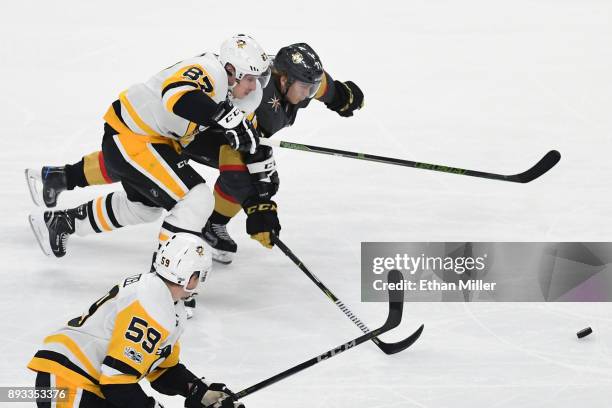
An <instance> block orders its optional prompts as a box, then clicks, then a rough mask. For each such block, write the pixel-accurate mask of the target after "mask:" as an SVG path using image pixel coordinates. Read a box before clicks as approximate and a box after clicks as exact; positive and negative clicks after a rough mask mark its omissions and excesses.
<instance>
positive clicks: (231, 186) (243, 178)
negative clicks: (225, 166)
mask: <svg viewBox="0 0 612 408" xmlns="http://www.w3.org/2000/svg"><path fill="white" fill-rule="evenodd" d="M217 184H218V185H219V188H221V191H223V192H224V193H225V194H227V195H229V196H231V197H233V198H234V199H235V200H236V201H237V202H239V203H241V202H243V201H244V200H246V198H247V197H250V196H252V195H253V194H254V193H255V192H256V190H255V186H254V185H253V182H252V181H251V175H250V174H249V173H248V172H235V171H225V172H221V173H220V174H219V178H218V179H217Z"/></svg>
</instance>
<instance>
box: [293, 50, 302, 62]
mask: <svg viewBox="0 0 612 408" xmlns="http://www.w3.org/2000/svg"><path fill="white" fill-rule="evenodd" d="M291 61H293V63H294V64H299V63H301V62H302V61H304V56H303V55H302V54H300V53H299V52H294V53H293V54H292V55H291Z"/></svg>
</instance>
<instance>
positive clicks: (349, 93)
mask: <svg viewBox="0 0 612 408" xmlns="http://www.w3.org/2000/svg"><path fill="white" fill-rule="evenodd" d="M334 89H335V94H334V98H333V99H332V100H331V102H329V103H328V104H326V105H325V106H327V108H328V109H331V110H333V111H334V112H336V113H338V115H340V116H343V117H345V118H346V117H349V116H353V112H354V111H356V110H358V109H361V108H362V107H363V92H361V89H359V87H358V86H357V85H356V84H355V83H354V82H353V81H346V82H340V81H334Z"/></svg>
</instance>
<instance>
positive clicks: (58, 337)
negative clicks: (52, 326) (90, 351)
mask: <svg viewBox="0 0 612 408" xmlns="http://www.w3.org/2000/svg"><path fill="white" fill-rule="evenodd" d="M43 343H44V344H48V343H59V344H61V345H63V346H65V347H66V348H67V349H68V350H70V352H71V353H72V354H74V356H75V357H76V358H78V359H79V361H80V362H81V363H82V364H83V365H84V366H85V369H86V370H87V373H88V374H89V375H91V376H92V377H94V378H98V377H99V376H100V373H99V372H98V370H96V368H95V367H94V366H93V364H92V363H91V361H89V359H88V358H87V356H86V355H85V353H83V351H81V349H80V348H79V346H78V345H77V344H76V343H75V342H74V340H72V339H71V338H70V337H68V336H66V335H65V334H52V335H51V336H47V337H45V339H44V340H43Z"/></svg>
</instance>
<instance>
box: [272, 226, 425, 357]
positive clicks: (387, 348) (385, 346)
mask: <svg viewBox="0 0 612 408" xmlns="http://www.w3.org/2000/svg"><path fill="white" fill-rule="evenodd" d="M272 241H273V242H274V243H275V244H276V245H277V246H278V247H279V248H280V250H281V251H283V253H284V254H285V255H287V257H289V259H291V260H292V261H293V263H294V264H296V265H297V267H298V268H300V269H301V270H302V272H304V273H305V274H306V276H308V277H309V278H310V280H311V281H313V282H314V283H315V285H317V286H318V287H319V289H321V290H322V291H323V293H325V296H327V297H328V298H329V299H330V300H331V301H332V302H334V304H335V305H336V306H338V308H340V310H342V312H343V313H344V314H345V315H346V316H347V317H348V318H349V319H351V321H352V322H353V323H355V324H356V325H357V327H359V328H360V329H361V331H362V332H364V333H366V334H367V333H369V332H370V329H368V327H367V326H366V325H365V323H364V322H362V321H361V320H360V319H359V318H358V317H357V316H355V314H354V313H353V312H351V311H350V310H349V308H348V307H346V305H345V304H344V303H342V301H341V300H340V299H338V298H337V297H336V295H334V294H333V293H332V291H331V290H329V289H328V288H327V287H326V286H325V285H324V284H323V282H321V281H320V280H319V278H317V277H316V276H315V275H314V274H313V273H312V272H310V271H309V270H308V268H307V267H306V265H304V263H303V262H302V261H300V259H299V258H298V257H297V256H295V254H294V253H293V252H292V251H291V250H290V249H289V247H288V246H287V245H285V243H284V242H283V241H281V240H280V238H279V237H278V236H276V235H275V234H272ZM424 328H425V325H423V324H422V325H421V326H420V327H419V328H418V329H417V330H416V331H415V332H414V333H412V334H411V335H410V336H408V337H406V338H405V339H404V340H402V341H398V342H397V343H385V342H384V341H382V340H380V339H379V338H378V337H372V339H371V340H372V341H373V342H374V343H375V344H376V345H377V346H378V348H380V349H381V350H382V351H383V352H384V353H385V354H395V353H399V352H400V351H403V350H405V349H407V348H408V347H410V346H412V344H413V343H414V342H415V341H417V340H418V339H419V337H421V333H423V329H424Z"/></svg>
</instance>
